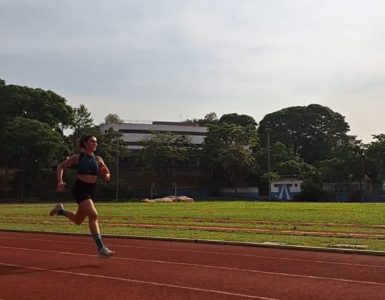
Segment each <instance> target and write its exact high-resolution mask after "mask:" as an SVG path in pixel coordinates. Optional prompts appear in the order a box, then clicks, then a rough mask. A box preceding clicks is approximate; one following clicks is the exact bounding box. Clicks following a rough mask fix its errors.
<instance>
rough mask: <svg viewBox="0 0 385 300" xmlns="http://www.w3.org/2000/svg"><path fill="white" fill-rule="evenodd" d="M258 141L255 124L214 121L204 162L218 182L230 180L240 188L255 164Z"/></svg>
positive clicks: (205, 142)
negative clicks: (246, 124) (245, 124)
mask: <svg viewBox="0 0 385 300" xmlns="http://www.w3.org/2000/svg"><path fill="white" fill-rule="evenodd" d="M257 142H258V139H257V132H256V129H255V127H254V126H239V125H235V124H227V123H219V124H214V125H210V126H209V130H208V134H207V137H206V138H205V141H204V145H203V153H202V156H203V157H202V158H203V159H202V160H203V163H204V166H206V168H207V169H208V170H210V171H211V172H212V174H213V177H214V178H215V179H216V181H217V183H218V184H225V185H227V184H230V185H231V186H232V187H234V189H235V190H236V191H237V189H238V187H239V186H240V185H242V184H244V183H245V181H246V179H247V177H248V176H250V174H251V173H252V172H253V170H254V168H255V159H254V155H253V149H254V148H255V146H256V145H257Z"/></svg>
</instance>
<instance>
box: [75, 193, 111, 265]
mask: <svg viewBox="0 0 385 300" xmlns="http://www.w3.org/2000/svg"><path fill="white" fill-rule="evenodd" d="M79 206H80V207H81V208H82V211H84V212H85V214H86V215H87V217H88V226H89V228H90V232H91V234H92V236H93V238H94V240H95V243H96V245H97V247H98V251H99V254H100V255H101V256H103V257H108V256H112V255H113V254H114V252H113V251H111V250H109V249H108V248H107V247H106V246H105V245H104V244H103V241H102V238H101V235H100V228H99V221H98V211H97V210H96V207H95V205H94V202H93V201H92V199H86V200H84V201H82V202H81V203H80V204H79Z"/></svg>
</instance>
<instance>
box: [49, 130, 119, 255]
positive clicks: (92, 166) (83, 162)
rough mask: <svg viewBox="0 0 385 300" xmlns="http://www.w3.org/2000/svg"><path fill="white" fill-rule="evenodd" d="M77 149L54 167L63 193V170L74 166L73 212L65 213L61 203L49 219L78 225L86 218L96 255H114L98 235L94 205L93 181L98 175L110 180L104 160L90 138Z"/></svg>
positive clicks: (81, 140) (82, 139) (85, 137)
mask: <svg viewBox="0 0 385 300" xmlns="http://www.w3.org/2000/svg"><path fill="white" fill-rule="evenodd" d="M79 146H80V149H81V153H80V154H74V155H72V156H71V157H70V158H68V159H66V160H64V161H63V162H62V163H61V164H60V165H59V166H58V167H57V190H58V191H59V192H64V190H65V187H66V183H65V182H64V181H63V173H64V169H66V168H68V167H70V166H74V165H76V167H77V179H76V182H75V184H74V186H73V189H72V194H73V196H74V198H75V200H76V202H77V203H78V209H77V211H76V213H74V212H71V211H66V210H64V206H63V204H61V203H59V204H56V205H55V206H54V208H53V209H52V210H51V211H50V213H49V214H50V216H64V217H66V218H68V219H70V220H71V221H72V222H74V223H75V224H77V225H80V224H82V223H83V221H84V220H85V218H86V217H88V225H89V228H90V232H91V234H92V236H93V238H94V240H95V243H96V246H97V247H98V252H99V255H100V256H101V257H110V256H112V255H113V254H114V252H113V251H111V250H110V249H108V248H107V247H106V246H105V245H104V244H103V241H102V238H101V236H100V229H99V222H98V211H97V210H96V208H95V205H94V202H93V201H94V193H95V187H96V181H97V180H98V175H99V173H100V174H101V176H102V178H103V180H104V181H106V182H108V181H110V171H109V170H108V168H107V166H106V164H105V163H104V161H103V159H102V158H101V157H99V156H95V154H94V152H95V151H96V148H97V146H98V142H97V139H96V138H95V137H94V136H92V135H83V136H82V137H81V138H80V141H79Z"/></svg>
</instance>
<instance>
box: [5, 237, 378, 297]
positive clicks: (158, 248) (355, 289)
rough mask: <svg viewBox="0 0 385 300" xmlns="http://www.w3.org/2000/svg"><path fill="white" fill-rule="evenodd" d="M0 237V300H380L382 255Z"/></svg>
mask: <svg viewBox="0 0 385 300" xmlns="http://www.w3.org/2000/svg"><path fill="white" fill-rule="evenodd" d="M105 243H106V244H107V245H108V246H109V247H110V248H112V249H114V250H115V251H116V256H115V257H113V258H110V259H102V258H99V257H98V256H96V255H95V245H94V243H93V241H92V239H91V238H90V237H86V236H67V235H54V234H31V233H14V232H0V299H1V300H11V299H38V300H44V299H73V300H75V299H85V300H87V299H88V298H90V299H92V300H97V299H151V300H153V299H167V300H170V299H199V300H202V299H210V300H211V299H214V300H215V299H221V300H227V299H234V300H237V299H260V300H275V299H280V300H289V299H293V300H306V299H311V300H313V299H327V300H333V299H344V300H345V299H357V300H371V299H378V300H380V299H381V300H384V299H385V257H377V256H366V255H353V254H339V253H325V252H322V253H321V252H308V251H297V250H281V249H268V248H254V247H241V246H227V245H215V244H198V243H184V242H166V241H151V240H135V239H119V238H105Z"/></svg>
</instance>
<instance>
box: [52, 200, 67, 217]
mask: <svg viewBox="0 0 385 300" xmlns="http://www.w3.org/2000/svg"><path fill="white" fill-rule="evenodd" d="M61 209H63V210H64V206H63V204H61V203H58V204H56V205H55V206H54V207H53V208H52V209H51V211H50V212H49V215H50V216H51V217H53V216H57V214H58V212H59V210H61Z"/></svg>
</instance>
